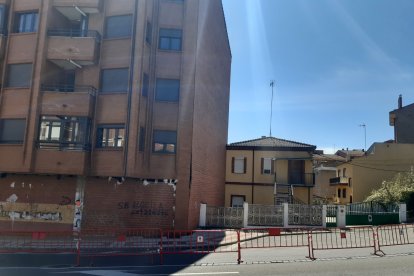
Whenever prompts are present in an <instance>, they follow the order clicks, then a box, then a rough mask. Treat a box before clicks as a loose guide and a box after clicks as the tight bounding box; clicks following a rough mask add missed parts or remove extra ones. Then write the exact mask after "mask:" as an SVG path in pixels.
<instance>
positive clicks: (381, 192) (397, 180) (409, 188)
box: [365, 171, 414, 204]
mask: <svg viewBox="0 0 414 276" xmlns="http://www.w3.org/2000/svg"><path fill="white" fill-rule="evenodd" d="M412 194H414V172H413V171H411V172H406V173H398V174H397V175H395V176H394V178H393V179H392V180H388V181H383V182H382V185H381V188H379V189H377V190H373V191H372V192H371V195H370V196H368V197H367V198H366V199H365V201H376V202H379V203H383V204H388V203H395V202H407V201H409V199H410V197H411V195H412Z"/></svg>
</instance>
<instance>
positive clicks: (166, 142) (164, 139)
mask: <svg viewBox="0 0 414 276" xmlns="http://www.w3.org/2000/svg"><path fill="white" fill-rule="evenodd" d="M153 145H154V149H153V150H154V152H163V153H175V152H176V145H177V132H176V131H167V130H155V131H154V142H153Z"/></svg>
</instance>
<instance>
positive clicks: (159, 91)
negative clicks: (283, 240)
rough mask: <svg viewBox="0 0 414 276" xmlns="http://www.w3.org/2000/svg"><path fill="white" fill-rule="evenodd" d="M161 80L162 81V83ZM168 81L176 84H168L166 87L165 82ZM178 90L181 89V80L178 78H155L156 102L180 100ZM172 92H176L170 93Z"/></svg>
mask: <svg viewBox="0 0 414 276" xmlns="http://www.w3.org/2000/svg"><path fill="white" fill-rule="evenodd" d="M162 82H164V83H163V84H162ZM168 82H169V83H170V84H171V83H175V84H178V86H177V87H176V86H171V85H168V87H167V85H166V83H168ZM161 86H162V87H161ZM167 90H169V91H167ZM175 90H176V91H175ZM180 91H181V80H180V79H169V78H157V79H156V81H155V101H157V102H169V103H178V102H179V101H180ZM164 93H165V94H164ZM172 93H176V94H172ZM166 95H167V97H166Z"/></svg>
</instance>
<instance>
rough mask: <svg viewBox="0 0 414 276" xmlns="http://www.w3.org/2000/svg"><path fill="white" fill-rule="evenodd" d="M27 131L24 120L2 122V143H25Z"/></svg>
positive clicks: (0, 131)
mask: <svg viewBox="0 0 414 276" xmlns="http://www.w3.org/2000/svg"><path fill="white" fill-rule="evenodd" d="M25 130H26V120H24V119H3V120H0V143H18V144H20V143H23V140H24V133H25Z"/></svg>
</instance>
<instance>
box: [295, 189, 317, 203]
mask: <svg viewBox="0 0 414 276" xmlns="http://www.w3.org/2000/svg"><path fill="white" fill-rule="evenodd" d="M293 196H294V197H295V198H296V199H298V200H300V201H302V202H303V203H306V204H310V203H311V202H312V197H313V189H312V188H306V187H294V188H293Z"/></svg>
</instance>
